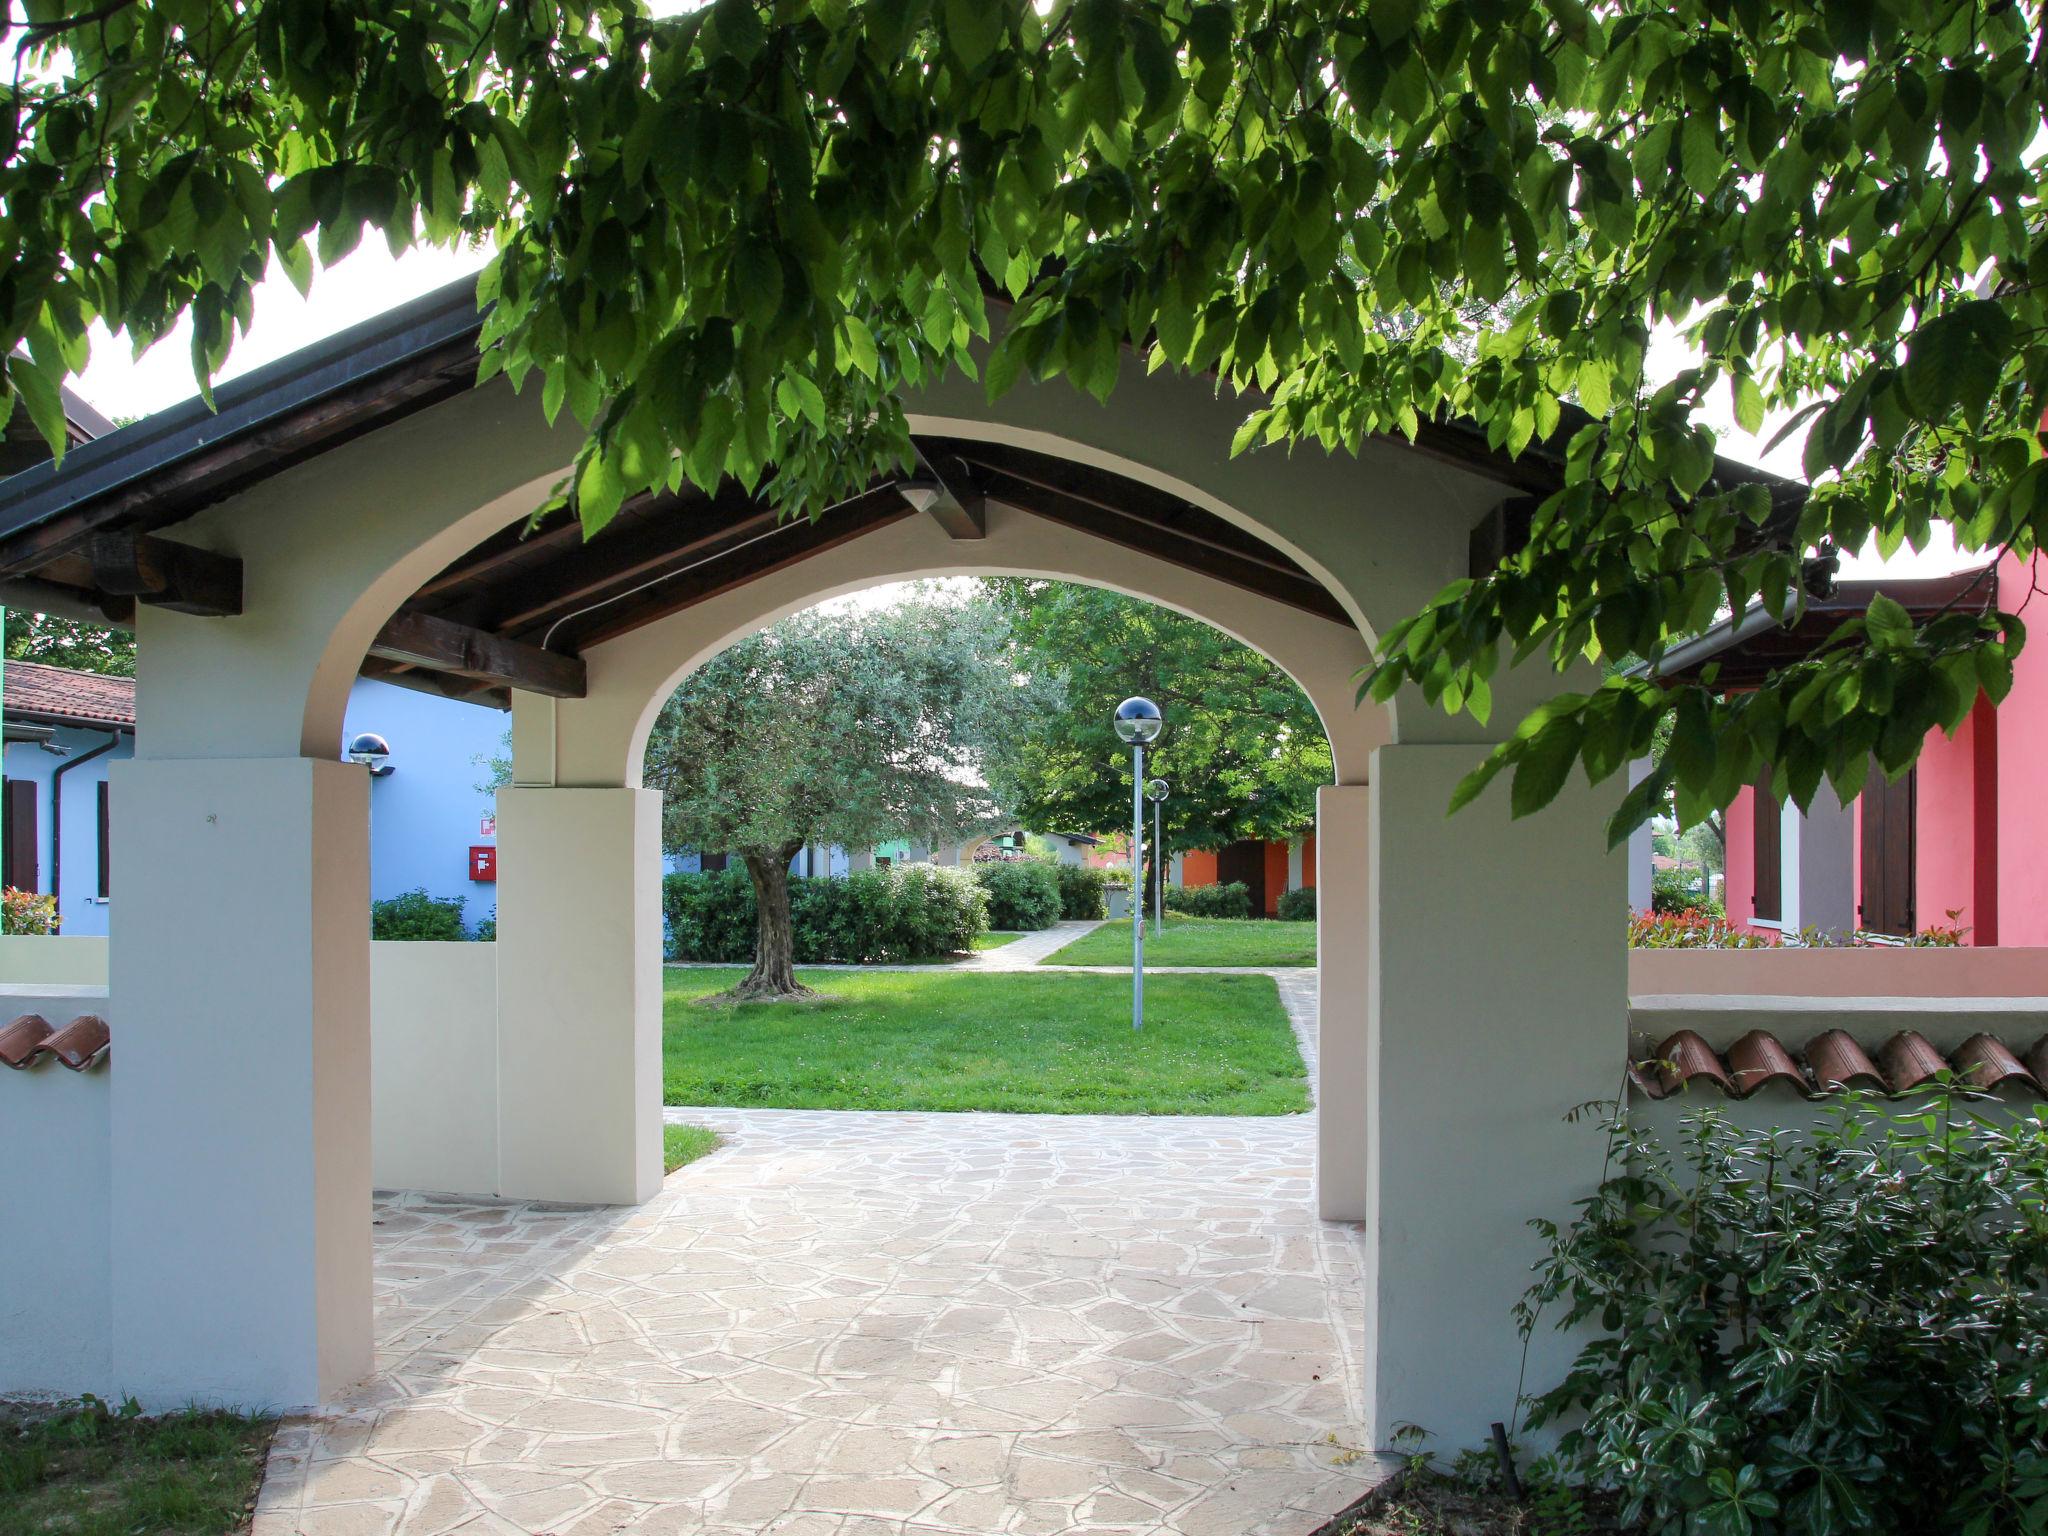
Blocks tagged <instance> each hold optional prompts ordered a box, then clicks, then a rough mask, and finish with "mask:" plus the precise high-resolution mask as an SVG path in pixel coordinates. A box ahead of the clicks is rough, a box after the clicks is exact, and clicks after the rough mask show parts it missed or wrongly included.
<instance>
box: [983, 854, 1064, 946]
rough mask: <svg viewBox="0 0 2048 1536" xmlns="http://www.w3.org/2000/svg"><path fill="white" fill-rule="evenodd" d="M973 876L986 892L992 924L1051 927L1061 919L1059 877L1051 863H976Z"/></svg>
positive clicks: (1026, 861) (1007, 928) (1019, 927)
mask: <svg viewBox="0 0 2048 1536" xmlns="http://www.w3.org/2000/svg"><path fill="white" fill-rule="evenodd" d="M974 878H975V879H977V880H979V881H980V882H981V888H982V890H984V891H986V892H987V893H988V925H989V927H991V928H1001V929H1005V930H1013V929H1027V930H1028V929H1033V928H1050V927H1051V926H1052V925H1053V924H1054V923H1056V922H1058V921H1059V920H1060V906H1061V900H1060V878H1059V876H1058V875H1056V874H1054V873H1053V866H1052V865H1050V864H1047V863H1044V862H1042V861H1041V860H1038V859H1008V860H1004V861H1002V862H999V863H990V864H977V865H975V866H974Z"/></svg>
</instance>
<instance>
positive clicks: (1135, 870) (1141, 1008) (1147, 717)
mask: <svg viewBox="0 0 2048 1536" xmlns="http://www.w3.org/2000/svg"><path fill="white" fill-rule="evenodd" d="M1112 723H1113V724H1114V725H1115V726H1116V733H1117V735H1118V736H1119V737H1121V738H1122V739H1123V740H1124V741H1126V742H1128V743H1130V748H1131V898H1132V903H1133V905H1132V907H1131V1030H1132V1032H1133V1033H1136V1032H1137V1031H1139V1030H1142V1029H1143V1028H1144V1027H1145V892H1144V886H1143V885H1142V884H1141V883H1140V882H1141V881H1142V880H1143V878H1144V877H1143V875H1142V873H1141V870H1142V868H1143V857H1142V856H1143V851H1144V847H1145V748H1146V746H1147V745H1149V744H1150V743H1152V742H1154V741H1156V740H1158V739H1159V733H1160V731H1162V730H1163V729H1165V726H1166V721H1165V719H1164V718H1163V717H1162V716H1161V715H1160V713H1159V706H1158V705H1157V704H1154V703H1153V702H1152V701H1151V700H1150V699H1140V698H1130V699H1125V700H1124V701H1123V703H1121V704H1119V705H1117V707H1116V714H1115V716H1114V717H1113V719H1112Z"/></svg>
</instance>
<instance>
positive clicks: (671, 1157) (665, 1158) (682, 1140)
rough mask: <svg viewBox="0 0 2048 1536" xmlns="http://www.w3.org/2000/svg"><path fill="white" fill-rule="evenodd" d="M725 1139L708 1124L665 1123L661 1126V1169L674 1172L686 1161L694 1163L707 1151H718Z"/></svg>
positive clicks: (665, 1171) (664, 1171)
mask: <svg viewBox="0 0 2048 1536" xmlns="http://www.w3.org/2000/svg"><path fill="white" fill-rule="evenodd" d="M722 1141H723V1138H722V1137H720V1136H719V1134H718V1132H716V1131H714V1130H712V1129H711V1127H710V1126H708V1125H664V1126H663V1127H662V1128H661V1171H662V1172H663V1173H674V1172H675V1171H676V1170H677V1169H678V1168H680V1167H682V1166H683V1164H685V1163H694V1162H695V1161H697V1159H698V1158H700V1157H702V1156H703V1155H704V1154H705V1153H706V1152H716V1151H717V1150H718V1148H719V1146H720V1144H721V1142H722Z"/></svg>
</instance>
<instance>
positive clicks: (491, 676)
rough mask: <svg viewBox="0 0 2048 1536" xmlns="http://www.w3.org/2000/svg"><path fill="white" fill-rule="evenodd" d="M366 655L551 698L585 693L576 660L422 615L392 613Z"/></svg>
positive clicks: (577, 696)
mask: <svg viewBox="0 0 2048 1536" xmlns="http://www.w3.org/2000/svg"><path fill="white" fill-rule="evenodd" d="M370 654H371V655H372V656H375V657H378V658H379V659H381V660H384V661H403V662H409V663H411V664H412V665H413V666H416V667H423V668H425V669H427V670H428V671H430V672H452V673H455V674H456V675H457V676H460V677H471V678H475V679H477V680H478V681H479V682H483V683H489V684H494V685H497V686H500V687H505V688H521V689H524V690H525V691H526V692H528V693H538V694H543V695H545V696H546V697H548V698H551V699H580V698H582V697H583V696H584V694H585V693H586V692H588V691H589V681H588V677H587V675H586V672H585V668H584V665H583V658H582V657H581V656H565V655H563V654H562V653H561V652H559V651H544V650H542V649H541V648H540V647H539V646H537V645H528V644H527V643H526V642H525V641H523V640H508V639H506V638H505V637H504V636H503V635H494V634H492V633H491V632H490V631H489V630H486V629H473V628H471V627H470V626H469V625H467V624H456V623H453V622H451V621H450V620H447V619H437V618H435V617H434V616H433V615H432V614H427V613H414V612H410V611H407V610H401V611H400V612H398V613H395V614H393V615H392V617H391V621H390V622H389V623H388V624H386V625H385V626H384V628H383V629H382V630H380V631H379V632H378V634H377V638H376V639H375V640H373V641H372V642H371V643H370Z"/></svg>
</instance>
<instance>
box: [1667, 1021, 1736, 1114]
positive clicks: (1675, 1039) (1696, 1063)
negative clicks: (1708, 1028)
mask: <svg viewBox="0 0 2048 1536" xmlns="http://www.w3.org/2000/svg"><path fill="white" fill-rule="evenodd" d="M1657 1059H1658V1063H1659V1065H1658V1082H1659V1083H1660V1084H1661V1085H1662V1087H1663V1089H1664V1091H1665V1092H1666V1093H1676V1092H1677V1091H1678V1090H1679V1089H1680V1088H1683V1087H1684V1086H1685V1085H1686V1084H1688V1083H1690V1082H1691V1081H1692V1080H1693V1079H1694V1078H1696V1077H1704V1078H1706V1079H1707V1080H1708V1081H1709V1082H1713V1083H1718V1084H1719V1085H1720V1088H1721V1091H1722V1092H1723V1093H1725V1094H1727V1095H1728V1096H1729V1097H1730V1098H1739V1097H1740V1096H1741V1095H1740V1094H1739V1093H1738V1092H1737V1090H1736V1087H1735V1079H1733V1078H1732V1077H1730V1076H1729V1075H1728V1069H1727V1068H1726V1067H1724V1066H1723V1065H1722V1064H1721V1058H1720V1056H1719V1055H1717V1054H1716V1053H1715V1051H1714V1048H1713V1047H1712V1046H1711V1045H1709V1044H1707V1042H1706V1041H1705V1040H1704V1039H1703V1038H1702V1037H1701V1036H1700V1034H1699V1033H1698V1032H1697V1031H1696V1030H1690V1029H1681V1030H1680V1031H1679V1032H1678V1033H1677V1034H1675V1035H1672V1036H1670V1037H1669V1038H1667V1039H1666V1040H1665V1042H1664V1043H1663V1044H1662V1045H1660V1046H1658V1047H1657Z"/></svg>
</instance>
